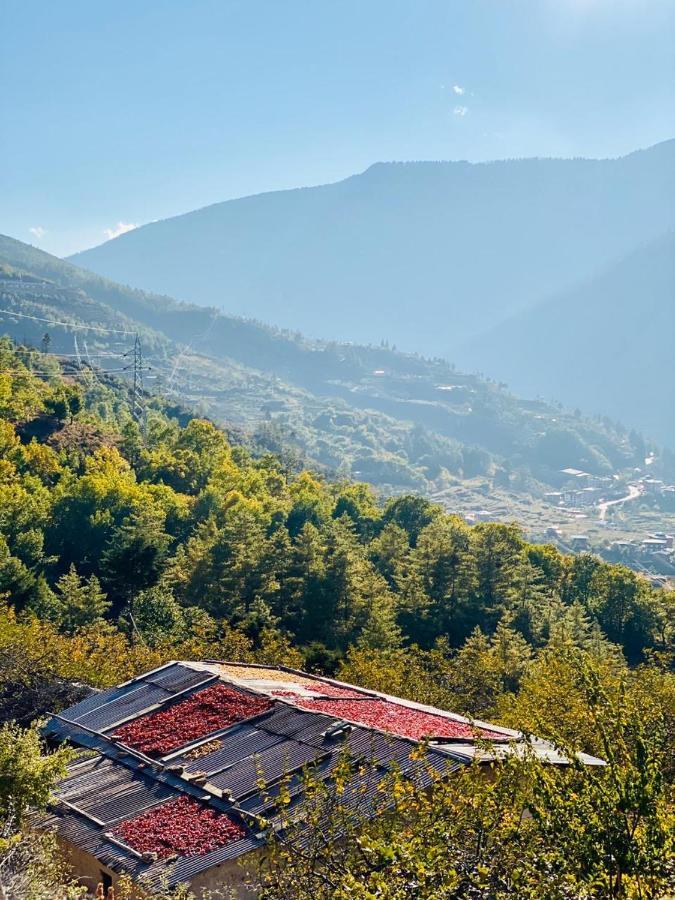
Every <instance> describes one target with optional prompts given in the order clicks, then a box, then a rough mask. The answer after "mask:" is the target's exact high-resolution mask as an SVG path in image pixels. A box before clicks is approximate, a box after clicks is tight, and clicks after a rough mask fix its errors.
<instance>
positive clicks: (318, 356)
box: [0, 238, 644, 508]
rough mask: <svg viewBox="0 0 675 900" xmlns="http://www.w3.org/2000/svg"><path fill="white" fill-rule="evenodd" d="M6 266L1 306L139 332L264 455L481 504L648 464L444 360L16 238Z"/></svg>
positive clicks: (104, 348)
mask: <svg viewBox="0 0 675 900" xmlns="http://www.w3.org/2000/svg"><path fill="white" fill-rule="evenodd" d="M2 262H4V264H5V265H6V266H10V267H14V268H13V269H12V270H11V271H8V272H7V277H6V278H5V279H4V281H3V287H2V291H3V293H2V303H3V306H4V308H5V310H9V309H14V310H15V311H17V312H18V313H19V314H20V316H23V315H33V316H38V317H39V318H41V319H49V318H54V317H58V318H59V319H63V317H64V314H67V317H72V319H73V321H74V322H79V323H85V322H86V323H89V324H91V323H94V324H96V325H101V324H104V325H108V326H111V325H112V327H114V328H118V327H119V328H122V329H125V330H128V331H134V330H136V329H137V328H138V329H139V330H140V331H141V333H142V337H143V342H144V346H145V348H146V354H147V362H149V364H150V365H152V367H153V371H152V373H151V374H150V377H152V376H153V375H155V376H159V378H158V379H153V380H154V381H155V384H156V386H157V387H158V389H160V390H161V391H162V392H163V393H165V394H167V396H169V397H173V398H174V399H178V400H181V401H185V400H187V401H190V402H192V403H194V404H197V405H198V407H199V409H200V410H201V411H202V412H204V413H208V414H209V415H210V416H212V417H214V418H215V419H217V420H219V421H222V422H227V424H228V425H230V426H235V427H239V428H245V429H246V430H248V431H250V432H256V435H257V439H258V440H259V442H260V443H261V445H262V446H265V447H268V448H269V449H274V450H279V449H280V448H281V447H282V446H286V447H289V446H290V447H295V448H297V449H299V450H300V451H301V452H302V453H303V454H304V455H306V456H307V457H309V458H310V459H312V460H314V461H315V463H316V464H320V465H322V466H325V467H327V468H329V469H331V470H333V471H336V470H338V471H339V472H340V474H341V475H353V476H355V477H359V478H363V479H366V480H368V481H370V482H371V483H373V484H376V485H378V486H380V487H383V488H385V489H388V490H392V489H393V490H400V489H401V488H405V487H415V488H416V489H417V490H420V491H422V492H425V493H427V494H431V495H434V494H437V493H439V492H441V493H443V492H445V491H447V489H448V487H451V486H452V484H453V482H454V483H456V484H458V485H461V484H466V483H467V482H470V480H471V479H474V480H475V479H478V482H479V483H478V484H475V485H474V486H475V488H476V490H477V488H478V487H480V486H481V485H482V487H481V490H480V491H478V490H477V492H476V493H475V495H471V493H470V494H469V496H468V498H465V499H464V503H468V504H471V505H473V507H475V506H476V504H479V506H481V505H484V502H485V500H484V492H485V490H486V489H488V488H489V487H490V485H493V487H496V485H497V483H498V484H499V491H505V492H506V494H507V495H508V494H509V492H510V493H511V494H512V495H513V496H514V497H517V496H527V495H528V494H529V493H530V492H534V493H537V492H541V491H542V485H544V484H557V482H558V480H559V469H560V468H562V467H563V466H575V467H578V468H584V469H587V470H589V471H591V472H594V473H597V474H602V475H607V474H612V473H614V472H620V471H622V470H623V469H625V468H626V467H633V466H635V465H638V464H640V463H641V462H642V459H643V456H644V445H643V444H642V442H641V441H640V440H637V441H636V439H635V436H631V435H629V434H628V433H627V432H626V431H625V430H624V429H622V428H621V427H620V426H614V425H612V423H610V422H609V421H608V420H605V421H600V420H590V419H584V418H581V417H579V416H577V415H574V414H571V413H566V412H565V411H564V410H562V409H560V408H559V407H558V406H553V405H549V404H545V403H542V402H525V401H521V400H518V399H517V398H516V397H514V396H513V395H511V394H510V393H508V392H507V391H505V390H504V389H503V388H501V387H500V386H499V385H497V384H495V383H492V382H488V381H486V380H484V379H481V378H478V377H476V376H470V375H466V374H463V373H460V372H458V371H456V369H455V368H454V366H452V365H450V364H449V363H446V362H444V361H443V360H439V359H435V360H428V359H424V358H422V357H418V356H413V355H409V354H403V353H398V352H395V351H392V350H390V349H387V348H386V347H359V346H355V345H343V344H337V343H330V344H324V343H319V342H311V341H307V340H304V339H303V338H301V337H299V336H297V335H290V334H287V333H283V332H280V331H278V330H274V329H271V328H268V327H265V326H263V325H260V324H258V323H255V322H251V321H245V320H241V319H235V318H233V317H228V316H224V315H222V314H219V313H218V312H217V311H215V310H212V309H205V308H200V307H196V306H188V305H185V304H180V303H177V302H176V301H174V300H171V299H170V298H167V297H161V296H156V295H150V294H145V293H143V292H141V291H134V290H131V289H129V288H124V287H121V286H120V285H116V284H114V283H113V282H110V281H106V280H105V279H102V278H100V277H99V276H95V275H91V274H90V273H88V272H85V271H84V270H81V269H78V268H76V267H75V266H73V265H71V264H69V263H66V262H62V261H61V260H57V259H55V258H54V257H51V256H49V255H48V254H45V253H42V252H41V251H38V250H35V249H34V248H30V247H27V245H25V244H21V243H19V242H17V241H13V240H12V239H11V238H3V239H1V240H0V263H2ZM20 270H23V271H26V270H30V272H32V275H31V276H30V278H32V279H33V280H32V281H31V280H30V279H29V280H26V279H25V278H23V277H22V276H21V275H20V274H19V272H20ZM45 279H50V280H49V281H45ZM20 316H18V317H17V318H16V319H15V320H14V321H12V319H11V317H9V316H8V315H7V314H6V313H5V314H3V316H2V322H3V329H7V330H8V333H10V334H12V335H13V336H15V337H17V338H19V339H21V338H23V337H24V336H26V337H27V339H29V340H30V341H31V342H32V343H33V344H34V345H35V346H37V345H39V344H40V340H41V338H42V335H43V333H44V331H45V328H47V326H46V325H45V324H44V323H43V322H33V321H32V320H30V319H24V318H21V317H20ZM49 331H50V335H51V337H52V341H53V344H52V349H53V350H56V351H59V352H66V353H73V352H74V350H73V348H74V335H78V342H79V343H78V346H79V347H80V349H81V351H83V350H84V348H85V346H86V348H87V349H88V350H89V352H91V353H95V352H96V351H97V350H98V351H100V352H102V353H110V352H113V351H114V353H116V354H117V360H119V359H120V353H121V352H124V350H125V349H126V350H128V349H129V348H130V342H131V338H130V336H126V337H125V336H123V335H117V334H113V335H106V334H105V333H103V332H96V331H94V332H87V331H86V330H84V332H83V331H82V330H76V331H75V332H74V333H73V332H71V331H68V330H67V329H61V328H51V329H49ZM125 341H126V343H125ZM105 358H106V359H108V360H113V359H114V358H115V357H105ZM107 365H109V366H111V365H112V366H113V367H117V366H119V365H120V362H119V361H115V362H108V363H107ZM152 383H153V381H152V380H151V381H148V384H152ZM493 483H494V484H493ZM497 493H498V491H497ZM481 496H482V497H483V499H482V500H481ZM507 505H508V504H507ZM469 508H470V506H469Z"/></svg>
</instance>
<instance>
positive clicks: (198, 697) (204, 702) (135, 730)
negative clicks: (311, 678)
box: [113, 684, 272, 756]
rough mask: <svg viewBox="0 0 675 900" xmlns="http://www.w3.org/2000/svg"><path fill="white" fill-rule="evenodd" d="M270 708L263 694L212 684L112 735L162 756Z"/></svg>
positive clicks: (137, 747) (133, 745)
mask: <svg viewBox="0 0 675 900" xmlns="http://www.w3.org/2000/svg"><path fill="white" fill-rule="evenodd" d="M271 708H272V703H271V701H270V700H268V699H267V697H256V696H253V695H252V694H246V693H244V692H243V691H238V690H235V689H234V688H230V687H226V686H225V685H224V684H216V685H214V686H213V687H209V688H205V689H204V690H202V691H198V692H197V693H196V694H192V695H191V696H190V697H188V698H187V700H183V701H181V702H180V703H176V704H175V705H174V706H169V707H167V708H166V709H163V710H160V711H159V712H155V713H150V714H149V715H147V716H142V717H141V718H140V719H136V720H135V721H133V722H129V723H128V724H127V725H123V726H122V727H121V728H118V729H117V731H116V732H115V733H114V734H113V738H114V739H115V740H117V741H123V742H124V743H125V744H128V745H129V746H130V747H134V748H136V749H137V750H140V751H141V752H142V753H147V754H148V755H149V756H164V755H165V754H166V753H170V752H171V751H172V750H176V749H177V748H178V747H182V746H184V745H185V744H189V743H190V742H191V741H195V740H198V739H199V738H201V737H204V736H205V735H207V734H210V733H211V732H212V731H217V730H218V729H220V728H227V727H228V725H233V724H234V723H235V722H239V721H241V720H242V719H248V718H250V717H251V716H256V715H258V714H259V713H263V712H265V711H266V710H268V709H271Z"/></svg>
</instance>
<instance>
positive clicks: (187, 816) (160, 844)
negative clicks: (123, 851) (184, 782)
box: [113, 797, 246, 859]
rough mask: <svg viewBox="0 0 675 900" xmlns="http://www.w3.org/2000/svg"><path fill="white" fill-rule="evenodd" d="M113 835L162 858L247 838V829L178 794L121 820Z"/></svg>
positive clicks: (217, 812)
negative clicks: (123, 820) (143, 811)
mask: <svg viewBox="0 0 675 900" xmlns="http://www.w3.org/2000/svg"><path fill="white" fill-rule="evenodd" d="M113 834H115V835H116V836H117V837H119V838H120V839H121V840H123V841H124V842H125V843H126V844H128V845H129V846H130V847H132V848H133V849H134V850H136V851H138V853H156V854H157V856H158V857H159V858H160V859H161V858H163V857H166V856H171V855H173V854H174V853H178V854H180V855H181V856H198V855H200V854H202V853H209V852H210V851H211V850H215V849H216V848H218V847H223V846H225V844H229V843H231V842H232V841H237V840H239V839H240V838H242V837H244V835H245V834H246V829H245V828H244V826H243V825H240V824H239V823H238V822H234V821H233V820H232V819H230V817H229V816H228V815H227V814H226V813H224V812H219V811H217V810H215V809H210V808H209V807H207V806H202V804H201V803H199V802H198V801H197V800H194V799H193V798H192V797H177V798H176V799H175V800H169V801H167V802H166V803H162V804H161V805H160V806H155V807H154V808H153V809H151V810H148V812H145V813H142V814H141V815H140V816H136V817H135V818H133V819H128V820H127V821H126V822H121V823H120V824H119V825H118V826H117V827H116V828H115V830H114V832H113Z"/></svg>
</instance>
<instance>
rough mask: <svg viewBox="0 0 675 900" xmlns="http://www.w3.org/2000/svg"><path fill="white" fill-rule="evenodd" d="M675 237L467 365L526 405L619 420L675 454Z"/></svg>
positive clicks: (534, 312)
mask: <svg viewBox="0 0 675 900" xmlns="http://www.w3.org/2000/svg"><path fill="white" fill-rule="evenodd" d="M674 334H675V232H671V233H670V234H668V235H666V236H665V237H662V238H660V239H658V240H656V241H653V242H651V243H649V244H646V245H644V246H642V247H640V248H639V249H638V250H636V251H635V252H633V253H631V254H630V255H628V256H626V257H625V258H623V259H622V260H621V261H620V262H618V263H617V264H615V265H613V266H611V267H608V268H607V269H606V270H605V271H604V272H602V273H601V274H600V275H598V276H597V277H595V278H593V279H590V280H588V281H586V282H584V283H582V284H580V285H579V286H577V287H575V288H573V289H572V290H570V291H566V292H563V293H561V294H558V295H557V296H555V297H553V298H551V299H550V300H549V301H547V302H546V303H542V304H539V305H537V306H535V307H534V308H532V309H529V310H527V311H525V312H523V313H521V314H520V315H518V316H515V317H513V318H512V319H510V320H508V321H507V322H504V323H502V324H500V325H497V326H496V327H495V328H493V329H491V330H490V331H488V332H486V333H485V334H484V335H481V336H480V337H478V338H476V339H474V341H472V342H471V344H470V345H468V346H467V347H466V348H465V350H464V351H463V353H462V354H461V356H462V357H463V358H464V359H465V360H469V359H470V360H472V361H474V362H475V363H476V364H477V365H479V366H480V367H481V368H483V369H484V370H485V371H486V372H489V373H490V374H492V375H497V374H499V377H500V378H503V379H504V380H505V381H508V383H509V384H510V385H511V386H512V387H513V389H514V390H516V391H519V392H522V393H524V394H526V395H528V394H529V395H537V396H543V397H555V398H556V399H558V400H561V401H562V402H564V403H567V404H570V405H574V406H579V407H581V408H582V409H584V410H585V411H587V412H600V411H602V412H603V413H605V414H606V415H608V416H612V417H620V418H621V419H622V420H623V421H625V422H627V423H630V424H631V425H633V426H635V427H636V428H639V429H641V430H642V431H644V432H646V433H647V434H650V435H653V436H654V437H655V438H656V439H657V440H659V441H660V442H662V443H664V444H668V445H669V446H670V447H675V420H673V416H672V415H671V409H672V397H673V392H674V390H675V358H674V357H673V346H672V343H673V335H674Z"/></svg>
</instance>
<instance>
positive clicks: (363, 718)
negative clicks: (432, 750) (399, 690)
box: [296, 697, 503, 741]
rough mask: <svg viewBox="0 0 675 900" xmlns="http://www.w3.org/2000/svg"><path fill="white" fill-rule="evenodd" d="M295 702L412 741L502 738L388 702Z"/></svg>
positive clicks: (303, 699)
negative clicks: (425, 739) (475, 737)
mask: <svg viewBox="0 0 675 900" xmlns="http://www.w3.org/2000/svg"><path fill="white" fill-rule="evenodd" d="M296 703H297V705H298V706H300V707H302V709H308V710H315V711H316V712H323V713H328V714H330V715H332V716H335V717H336V718H342V719H349V720H351V721H352V722H356V723H358V724H359V725H365V726H366V727H370V728H378V729H381V730H382V731H388V732H390V733H391V734H396V735H399V736H400V737H407V738H411V739H412V740H415V741H420V740H422V738H425V737H435V738H437V737H438V738H449V739H452V738H472V737H474V736H475V734H476V732H478V734H479V735H480V737H483V738H501V737H503V735H502V734H499V733H498V732H496V731H490V730H489V729H487V728H477V729H475V728H474V727H473V726H472V725H470V724H468V723H467V722H457V721H455V720H454V719H447V718H446V717H445V716H438V715H435V714H434V713H429V712H425V711H424V710H421V709H413V708H412V707H410V706H404V705H403V704H402V703H393V702H392V701H389V700H375V699H372V700H347V699H336V700H330V699H326V700H321V699H316V700H312V699H307V698H304V697H300V698H298V699H297V700H296Z"/></svg>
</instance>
